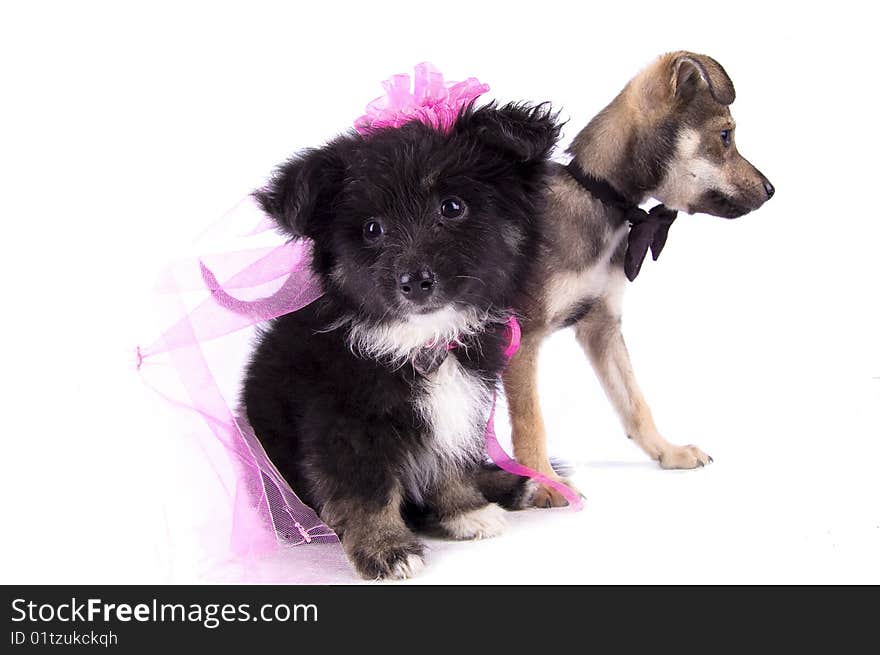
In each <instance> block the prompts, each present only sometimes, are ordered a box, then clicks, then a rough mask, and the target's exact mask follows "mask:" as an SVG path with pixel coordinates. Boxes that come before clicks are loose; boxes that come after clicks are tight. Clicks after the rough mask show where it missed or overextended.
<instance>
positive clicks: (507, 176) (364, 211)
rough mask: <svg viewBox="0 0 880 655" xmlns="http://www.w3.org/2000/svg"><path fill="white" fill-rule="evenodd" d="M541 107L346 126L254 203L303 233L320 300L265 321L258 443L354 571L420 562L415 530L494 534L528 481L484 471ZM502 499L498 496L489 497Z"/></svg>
mask: <svg viewBox="0 0 880 655" xmlns="http://www.w3.org/2000/svg"><path fill="white" fill-rule="evenodd" d="M554 119H555V116H553V115H551V114H550V111H549V109H548V108H547V107H546V105H539V106H537V107H530V106H525V105H507V106H504V107H501V108H498V107H496V106H494V105H489V106H484V107H481V108H477V109H475V108H473V107H472V106H471V107H469V108H468V109H466V110H464V111H463V112H462V113H461V115H460V116H459V117H458V119H457V120H456V122H455V123H454V124H453V126H452V127H451V129H450V130H449V131H448V132H443V131H440V130H437V129H434V128H433V127H430V126H428V125H426V124H423V123H421V122H416V121H414V122H410V123H407V124H405V125H403V126H400V127H393V128H385V129H381V130H377V131H374V132H372V133H370V134H368V135H366V136H360V135H357V134H350V135H344V136H340V137H338V138H337V139H335V140H334V141H332V142H331V143H329V144H328V145H327V146H325V147H323V148H320V149H314V150H308V151H305V152H303V153H301V154H299V155H297V156H295V157H294V158H292V159H291V160H290V161H288V162H287V163H286V164H284V165H283V166H281V167H280V168H279V169H278V170H277V171H276V174H275V176H274V177H273V179H272V180H271V182H270V183H269V184H268V186H267V187H266V188H264V189H262V190H261V191H259V192H257V193H256V197H257V199H258V201H259V202H260V203H261V205H262V206H263V208H264V209H265V210H266V212H267V213H268V214H269V215H271V216H272V217H273V218H274V219H275V221H276V222H277V223H278V225H279V226H280V228H281V229H282V230H283V231H284V232H286V233H287V234H289V235H291V236H294V237H308V238H310V239H312V240H313V242H314V254H313V264H312V266H313V269H314V272H315V273H316V274H317V275H318V276H319V278H320V280H321V282H322V285H323V289H324V295H323V296H322V297H321V298H320V299H318V300H317V301H316V302H314V303H313V304H311V305H309V306H307V307H305V308H304V309H302V310H300V311H298V312H295V313H293V314H288V315H285V316H282V317H280V318H278V319H276V320H275V321H273V322H272V323H271V324H270V325H269V327H268V328H267V329H266V330H265V331H264V332H263V333H262V334H261V336H260V339H259V343H258V346H257V348H256V350H255V353H254V355H253V357H252V360H251V362H250V364H249V366H248V370H247V375H246V378H245V384H244V391H243V401H244V408H245V411H246V414H247V417H248V419H249V421H250V423H251V425H252V426H253V428H254V430H255V432H256V434H257V435H258V437H259V438H260V441H261V442H262V444H263V445H264V447H265V449H266V452H267V454H268V455H269V457H270V458H271V459H272V461H273V462H274V464H275V465H276V466H277V468H278V470H279V471H280V472H281V474H282V475H284V477H285V478H286V479H287V481H288V482H289V483H290V485H291V486H292V487H293V489H294V490H295V491H296V492H297V494H299V495H300V497H301V498H302V500H303V501H304V502H306V503H307V504H309V505H311V506H312V507H313V508H315V510H316V511H317V512H318V513H319V515H320V516H321V518H322V519H323V520H324V521H325V523H327V525H328V526H330V527H331V528H332V529H333V530H335V531H336V532H337V534H338V535H339V536H340V538H341V539H342V544H343V547H344V549H345V552H346V553H347V555H348V556H349V558H350V559H351V561H352V562H353V563H354V566H355V567H356V569H357V571H358V573H359V574H360V575H362V576H363V577H365V578H405V577H408V576H411V575H413V574H414V573H416V572H417V571H418V570H419V569H420V568H421V567H422V566H423V559H422V557H423V552H424V547H423V545H422V543H421V542H420V541H419V540H418V539H417V537H416V536H415V534H414V533H413V531H412V529H411V528H412V527H413V526H414V525H418V526H419V527H424V528H430V529H432V530H436V531H439V532H441V533H443V534H445V535H446V536H448V537H451V538H454V539H473V538H480V537H488V536H492V535H495V534H497V533H498V532H499V531H500V530H501V529H502V528H503V525H504V517H503V510H502V509H501V507H500V506H499V504H500V505H503V506H504V507H506V508H508V509H518V508H520V507H522V506H523V505H525V504H526V503H527V502H528V498H527V496H528V493H529V491H530V489H531V486H530V485H529V483H528V481H527V480H526V479H525V478H520V477H518V476H515V475H511V474H508V473H506V472H503V471H500V470H498V469H493V468H489V467H487V466H486V464H485V463H484V462H485V455H484V447H483V440H482V436H483V432H484V428H485V424H486V419H487V416H488V413H489V409H490V405H491V401H492V394H493V391H494V388H495V384H496V380H497V377H498V375H499V373H500V371H501V369H502V367H503V366H504V364H505V361H504V355H503V351H504V349H505V347H506V346H507V342H508V338H507V334H506V320H507V308H508V307H510V305H511V303H512V302H513V299H514V297H515V293H516V291H517V289H518V288H519V287H521V286H522V284H523V281H524V279H525V277H526V276H527V275H528V274H529V269H530V263H531V262H532V261H533V260H534V259H535V254H536V253H535V252H534V250H535V248H536V245H535V244H536V242H537V239H536V237H537V233H538V228H537V225H536V221H537V220H538V219H537V218H536V217H538V216H540V215H541V211H540V209H541V203H542V197H543V194H544V191H545V185H546V180H545V176H546V168H547V159H548V156H549V154H550V152H551V150H552V148H553V145H554V143H555V141H556V139H557V137H558V127H557V125H556V124H555V120H554ZM496 503H498V504H496Z"/></svg>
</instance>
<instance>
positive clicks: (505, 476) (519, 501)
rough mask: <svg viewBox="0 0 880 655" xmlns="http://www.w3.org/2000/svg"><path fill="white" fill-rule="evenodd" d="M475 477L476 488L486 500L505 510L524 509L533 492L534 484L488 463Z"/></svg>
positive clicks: (527, 479)
mask: <svg viewBox="0 0 880 655" xmlns="http://www.w3.org/2000/svg"><path fill="white" fill-rule="evenodd" d="M475 475H476V482H477V487H478V488H479V490H480V493H482V494H483V496H485V498H486V500H488V501H489V502H490V503H498V504H499V505H501V506H502V507H503V508H504V509H507V510H511V511H516V510H518V509H524V508H526V507H527V506H528V504H529V501H530V500H531V498H532V494H533V493H534V491H535V483H534V482H532V481H531V480H530V479H529V478H526V477H523V476H521V475H516V474H515V473H508V472H507V471H503V470H501V469H500V468H499V467H497V466H496V465H495V464H490V463H488V462H486V463H484V464H483V465H482V466H481V467H480V469H479V470H478V471H477V472H476V474H475Z"/></svg>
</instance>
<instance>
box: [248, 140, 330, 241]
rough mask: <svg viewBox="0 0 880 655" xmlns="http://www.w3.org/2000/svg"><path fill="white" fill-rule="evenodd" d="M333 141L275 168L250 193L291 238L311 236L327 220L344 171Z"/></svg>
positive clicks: (302, 153) (300, 154) (295, 156)
mask: <svg viewBox="0 0 880 655" xmlns="http://www.w3.org/2000/svg"><path fill="white" fill-rule="evenodd" d="M337 145H338V144H336V143H331V144H329V145H327V146H325V147H323V148H315V149H310V150H305V151H303V152H301V153H299V154H297V155H294V156H293V157H292V158H291V159H289V160H288V161H287V162H286V163H284V164H282V165H281V166H279V167H278V169H277V170H276V171H275V173H274V174H273V175H272V179H271V180H269V183H268V184H267V185H266V186H264V187H263V188H262V189H259V190H258V191H255V192H254V194H253V196H254V198H255V199H256V200H257V202H259V203H260V205H261V206H262V208H263V210H264V211H265V212H266V213H267V214H269V215H270V216H271V217H272V218H274V219H275V222H276V223H277V224H278V226H279V227H280V228H281V229H282V230H283V231H284V232H286V233H287V234H290V235H291V236H294V237H310V236H313V235H314V233H315V229H316V227H318V226H320V225H321V224H322V222H323V223H326V222H327V221H328V220H329V218H330V216H329V214H330V206H331V204H332V202H333V198H334V197H335V196H336V194H337V192H338V189H339V187H340V185H341V184H342V179H343V177H344V174H345V165H344V163H343V161H342V158H341V157H340V154H339V152H338V148H337Z"/></svg>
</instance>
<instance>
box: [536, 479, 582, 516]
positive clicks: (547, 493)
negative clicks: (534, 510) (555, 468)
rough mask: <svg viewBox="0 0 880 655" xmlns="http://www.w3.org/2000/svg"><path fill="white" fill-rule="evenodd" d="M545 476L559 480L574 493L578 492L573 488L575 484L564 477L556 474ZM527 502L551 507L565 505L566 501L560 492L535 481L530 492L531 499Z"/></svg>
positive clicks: (542, 507) (545, 507)
mask: <svg viewBox="0 0 880 655" xmlns="http://www.w3.org/2000/svg"><path fill="white" fill-rule="evenodd" d="M547 477H549V478H552V479H553V480H556V481H557V482H561V483H562V484H564V485H565V486H566V487H569V488H570V489H571V490H572V491H574V492H575V493H580V492H579V491H578V490H577V488H575V486H574V485H573V484H572V483H571V482H569V481H568V480H566V479H565V478H560V477H559V476H558V475H548V476H547ZM529 504H530V505H531V506H532V507H538V508H541V509H550V508H552V507H567V506H568V501H567V500H566V499H565V498H564V497H563V496H562V494H561V493H559V492H558V491H556V489H552V488H550V487H548V486H546V485H543V484H540V483H536V484H535V491H534V492H533V493H532V497H531V501H530V503H529Z"/></svg>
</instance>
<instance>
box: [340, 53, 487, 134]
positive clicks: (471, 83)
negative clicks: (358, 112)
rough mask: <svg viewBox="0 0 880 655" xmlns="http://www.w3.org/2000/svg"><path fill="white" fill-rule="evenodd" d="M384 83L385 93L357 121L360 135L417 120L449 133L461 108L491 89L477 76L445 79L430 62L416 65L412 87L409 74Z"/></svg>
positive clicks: (355, 124)
mask: <svg viewBox="0 0 880 655" xmlns="http://www.w3.org/2000/svg"><path fill="white" fill-rule="evenodd" d="M382 86H383V87H384V88H385V95H384V96H382V97H380V98H376V99H375V100H373V101H372V102H371V103H370V104H369V105H367V113H366V114H364V115H363V116H361V117H360V118H358V119H357V120H356V121H355V123H354V127H355V129H356V130H357V131H358V132H359V133H360V134H369V133H370V132H371V131H372V130H376V129H380V128H383V127H400V126H401V125H403V124H405V123H408V122H409V121H413V120H417V121H421V122H422V123H424V124H426V125H430V126H431V127H434V128H436V129H438V130H441V131H442V132H448V131H449V130H450V129H451V128H452V125H453V124H454V123H455V119H456V118H458V115H459V114H460V113H461V110H462V109H464V108H465V107H467V106H468V105H469V104H470V103H472V102H473V101H474V100H476V99H477V98H478V97H479V96H481V95H482V94H484V93H486V91H488V90H489V85H488V84H483V83H482V82H480V81H479V80H478V79H477V78H475V77H469V78H468V79H466V80H465V81H464V82H444V81H443V75H442V74H441V73H440V71H438V70H437V69H436V68H434V66H432V65H431V64H429V63H427V62H425V63H421V64H419V65H418V66H416V68H415V76H414V79H413V82H412V87H411V86H410V77H409V75H394V76H393V77H391V78H389V79H387V80H385V81H384V82H383V83H382Z"/></svg>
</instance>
